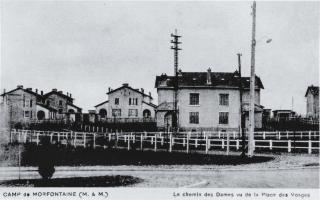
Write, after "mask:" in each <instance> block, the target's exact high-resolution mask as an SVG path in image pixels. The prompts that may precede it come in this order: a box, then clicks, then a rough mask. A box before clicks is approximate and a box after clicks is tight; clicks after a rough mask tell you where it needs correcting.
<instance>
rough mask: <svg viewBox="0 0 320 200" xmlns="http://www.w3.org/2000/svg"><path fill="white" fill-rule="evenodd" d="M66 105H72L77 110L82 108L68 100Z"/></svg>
mask: <svg viewBox="0 0 320 200" xmlns="http://www.w3.org/2000/svg"><path fill="white" fill-rule="evenodd" d="M67 105H69V106H72V107H75V108H77V109H78V110H82V108H80V107H78V106H76V105H74V104H73V103H69V102H68V103H67Z"/></svg>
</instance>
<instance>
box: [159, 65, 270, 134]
mask: <svg viewBox="0 0 320 200" xmlns="http://www.w3.org/2000/svg"><path fill="white" fill-rule="evenodd" d="M174 80H175V79H174V76H168V75H166V74H162V75H161V76H157V77H156V81H155V88H157V92H158V107H157V108H156V120H157V126H158V128H159V129H165V128H170V127H171V126H172V121H173V120H172V119H173V118H174V116H173V115H174V102H173V101H174ZM255 80H256V81H255V127H256V128H261V127H262V112H263V106H261V104H260V90H261V89H264V87H263V84H262V82H261V80H260V78H259V77H258V76H256V79H255ZM240 83H242V87H243V94H242V107H243V111H244V113H246V120H245V121H246V127H248V121H249V120H248V110H249V109H248V108H249V97H250V92H249V88H250V78H249V77H242V78H241V79H240V77H239V73H238V72H237V71H235V72H232V73H224V72H223V73H222V72H211V69H208V71H207V72H182V71H181V70H179V72H178V94H177V109H178V112H177V113H178V114H177V118H178V127H179V128H180V129H183V130H214V131H219V130H221V131H223V130H226V131H227V130H239V127H240V123H241V120H240V89H239V85H240Z"/></svg>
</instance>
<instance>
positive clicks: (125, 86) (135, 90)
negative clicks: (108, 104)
mask: <svg viewBox="0 0 320 200" xmlns="http://www.w3.org/2000/svg"><path fill="white" fill-rule="evenodd" d="M123 88H128V89H130V90H133V91H134V92H138V93H140V94H142V95H143V96H147V97H150V99H153V98H152V96H150V95H148V94H145V93H143V92H141V91H139V90H137V89H133V88H132V87H130V86H129V85H123V86H121V87H119V88H117V89H115V90H112V91H110V92H107V94H111V93H113V92H116V91H118V90H121V89H123Z"/></svg>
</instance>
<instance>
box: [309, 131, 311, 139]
mask: <svg viewBox="0 0 320 200" xmlns="http://www.w3.org/2000/svg"><path fill="white" fill-rule="evenodd" d="M309 140H311V131H309Z"/></svg>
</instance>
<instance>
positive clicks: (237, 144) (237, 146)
mask: <svg viewBox="0 0 320 200" xmlns="http://www.w3.org/2000/svg"><path fill="white" fill-rule="evenodd" d="M236 148H237V150H239V139H237V141H236Z"/></svg>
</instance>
